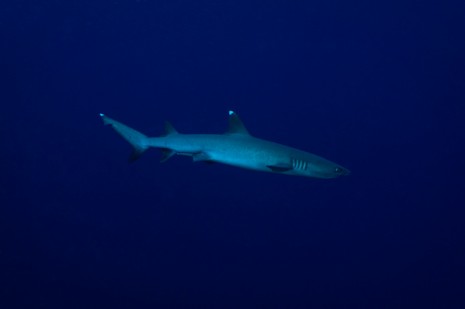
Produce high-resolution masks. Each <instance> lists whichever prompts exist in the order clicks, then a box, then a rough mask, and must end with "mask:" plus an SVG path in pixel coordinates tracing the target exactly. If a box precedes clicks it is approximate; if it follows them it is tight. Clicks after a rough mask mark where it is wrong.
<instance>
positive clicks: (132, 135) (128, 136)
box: [100, 114, 149, 162]
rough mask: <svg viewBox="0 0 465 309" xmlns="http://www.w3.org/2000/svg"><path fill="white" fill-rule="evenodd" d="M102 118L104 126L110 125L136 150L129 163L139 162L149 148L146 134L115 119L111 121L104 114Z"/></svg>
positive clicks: (101, 115)
mask: <svg viewBox="0 0 465 309" xmlns="http://www.w3.org/2000/svg"><path fill="white" fill-rule="evenodd" d="M100 117H102V120H103V124H105V125H110V126H111V127H112V128H113V129H114V130H115V131H116V132H117V133H118V134H119V135H121V137H122V138H124V139H125V140H126V141H127V142H128V143H129V144H131V146H132V147H133V148H134V151H133V152H132V154H131V156H130V157H129V161H130V162H133V161H135V160H137V159H138V158H139V157H140V156H141V155H142V154H143V153H144V152H145V151H146V150H147V149H148V148H149V143H148V142H149V138H148V137H147V136H145V135H144V134H142V133H140V132H138V131H136V130H134V129H131V128H130V127H128V126H126V125H124V124H122V123H121V122H118V121H116V120H114V119H111V118H109V117H107V116H105V115H104V114H100Z"/></svg>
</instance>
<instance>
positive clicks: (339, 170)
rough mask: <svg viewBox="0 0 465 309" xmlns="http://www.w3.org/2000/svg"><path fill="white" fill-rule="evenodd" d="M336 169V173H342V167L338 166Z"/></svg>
mask: <svg viewBox="0 0 465 309" xmlns="http://www.w3.org/2000/svg"><path fill="white" fill-rule="evenodd" d="M334 171H335V172H336V173H341V172H342V168H340V167H336V168H335V169H334Z"/></svg>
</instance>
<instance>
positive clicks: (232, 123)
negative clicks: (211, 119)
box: [226, 111, 250, 135]
mask: <svg viewBox="0 0 465 309" xmlns="http://www.w3.org/2000/svg"><path fill="white" fill-rule="evenodd" d="M226 133H228V134H244V135H250V133H249V131H248V130H247V128H246V127H245V126H244V124H243V123H242V121H241V119H240V118H239V116H238V115H237V114H236V113H235V112H233V111H229V128H228V132H226Z"/></svg>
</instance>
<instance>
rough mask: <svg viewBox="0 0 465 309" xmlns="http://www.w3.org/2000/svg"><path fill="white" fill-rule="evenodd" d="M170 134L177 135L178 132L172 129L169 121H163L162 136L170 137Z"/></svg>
mask: <svg viewBox="0 0 465 309" xmlns="http://www.w3.org/2000/svg"><path fill="white" fill-rule="evenodd" d="M171 134H178V131H176V129H175V128H174V127H173V125H172V124H171V123H170V122H169V121H165V134H163V136H167V135H171Z"/></svg>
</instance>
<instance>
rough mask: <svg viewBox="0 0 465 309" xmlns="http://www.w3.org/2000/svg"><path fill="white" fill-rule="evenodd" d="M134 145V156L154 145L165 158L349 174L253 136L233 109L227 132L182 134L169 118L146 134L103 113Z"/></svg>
mask: <svg viewBox="0 0 465 309" xmlns="http://www.w3.org/2000/svg"><path fill="white" fill-rule="evenodd" d="M100 116H101V117H102V118H103V121H104V123H105V124H107V125H111V126H112V127H113V129H114V130H115V131H116V132H118V133H119V134H120V135H121V136H122V137H123V138H124V139H125V140H126V141H128V142H129V143H130V144H131V145H132V146H133V147H134V152H133V154H132V156H131V160H135V159H137V158H138V157H139V156H140V155H141V154H142V153H143V152H144V151H145V150H147V149H148V148H150V147H154V148H160V149H162V151H163V158H162V162H164V161H166V160H168V159H169V158H170V157H171V156H173V155H175V154H177V155H187V156H192V158H193V160H194V161H207V162H220V163H224V164H228V165H232V166H237V167H242V168H246V169H251V170H257V171H264V172H275V173H280V174H287V175H297V176H306V177H316V178H335V177H338V176H341V175H348V174H349V173H350V172H349V170H347V169H346V168H343V167H342V166H340V165H338V164H336V163H334V162H331V161H329V160H326V159H324V158H322V157H319V156H317V155H314V154H311V153H309V152H305V151H302V150H298V149H295V148H291V147H288V146H284V145H281V144H278V143H274V142H270V141H266V140H263V139H259V138H256V137H253V136H252V135H250V134H249V132H248V131H247V129H246V128H245V126H244V125H243V123H242V122H241V120H240V119H239V117H238V116H237V114H235V113H234V112H232V111H230V112H229V130H228V131H227V132H226V133H225V134H180V133H178V132H177V131H176V130H175V129H174V128H173V126H171V124H169V123H168V122H167V123H166V125H165V131H166V133H165V135H163V136H160V137H147V136H145V135H144V134H142V133H140V132H138V131H136V130H134V129H132V128H130V127H128V126H126V125H124V124H122V123H120V122H118V121H116V120H113V119H111V118H109V117H107V116H105V115H103V114H100Z"/></svg>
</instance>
